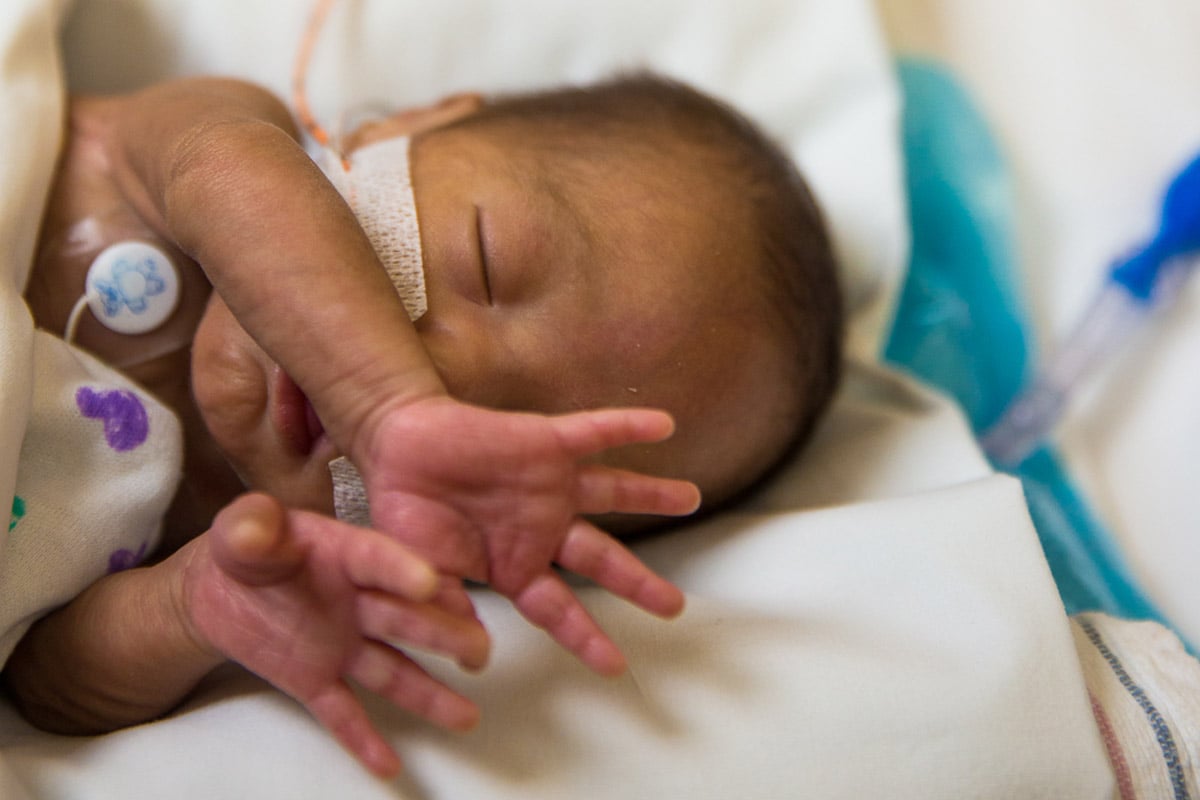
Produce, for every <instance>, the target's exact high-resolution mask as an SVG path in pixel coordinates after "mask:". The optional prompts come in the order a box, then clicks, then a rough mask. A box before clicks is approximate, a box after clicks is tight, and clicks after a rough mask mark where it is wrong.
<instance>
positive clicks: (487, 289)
mask: <svg viewBox="0 0 1200 800" xmlns="http://www.w3.org/2000/svg"><path fill="white" fill-rule="evenodd" d="M483 243H484V236H483V215H482V214H481V213H479V206H475V244H476V247H477V248H478V250H479V272H480V274H481V275H482V276H483V295H484V297H486V298H487V303H488V305H489V306H494V305H495V304H496V303H495V301H494V300H492V281H491V276H490V274H489V270H488V259H487V250H486V249H485V248H484V246H483Z"/></svg>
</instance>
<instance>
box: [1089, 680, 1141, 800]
mask: <svg viewBox="0 0 1200 800" xmlns="http://www.w3.org/2000/svg"><path fill="white" fill-rule="evenodd" d="M1088 699H1089V700H1091V702H1092V716H1094V717H1095V718H1096V725H1097V726H1098V727H1099V728H1100V738H1101V739H1103V740H1104V749H1105V750H1107V751H1108V760H1109V761H1110V762H1111V763H1112V766H1113V772H1115V773H1116V775H1117V789H1118V790H1119V791H1120V792H1121V800H1137V791H1136V790H1135V789H1134V786H1133V775H1132V773H1130V771H1129V762H1128V761H1127V760H1126V759H1125V751H1124V750H1122V749H1121V741H1120V740H1119V739H1118V738H1117V732H1116V731H1115V730H1113V726H1112V723H1111V722H1110V721H1109V719H1108V715H1107V714H1105V713H1104V707H1103V706H1101V705H1100V701H1099V700H1097V699H1096V695H1094V694H1092V693H1091V692H1090V691H1089V692H1088Z"/></svg>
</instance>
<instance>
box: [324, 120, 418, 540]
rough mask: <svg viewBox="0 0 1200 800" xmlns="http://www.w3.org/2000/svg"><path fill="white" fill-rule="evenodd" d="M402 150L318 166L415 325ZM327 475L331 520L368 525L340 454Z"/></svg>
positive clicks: (409, 194)
mask: <svg viewBox="0 0 1200 800" xmlns="http://www.w3.org/2000/svg"><path fill="white" fill-rule="evenodd" d="M408 150H409V140H408V137H406V136H402V137H396V138H392V139H384V140H382V141H379V142H375V143H374V144H370V145H367V146H365V147H360V148H359V149H357V150H355V151H354V152H353V153H351V155H350V157H349V158H348V159H343V158H342V157H341V156H339V155H338V154H337V153H335V152H333V151H332V150H330V149H323V150H322V151H321V154H320V156H319V158H318V164H319V165H320V166H321V169H322V170H323V171H324V172H325V175H326V176H327V177H328V178H329V181H330V182H331V183H332V184H333V185H334V187H335V188H337V190H338V193H339V194H341V195H342V197H343V198H344V199H345V200H346V203H347V204H348V205H349V206H350V209H351V210H352V211H353V212H354V216H355V217H356V218H357V219H358V224H359V225H360V226H361V227H362V229H363V231H364V232H365V233H366V234H367V238H368V239H369V240H370V242H371V246H372V247H373V248H374V249H375V254H376V255H377V256H379V260H380V261H381V262H382V263H383V268H384V269H385V270H386V271H387V274H388V277H389V278H391V280H392V285H393V286H395V287H396V294H398V295H399V296H400V300H401V302H403V303H404V308H405V310H406V311H407V312H408V316H409V319H411V320H413V321H414V322H415V321H416V320H417V319H419V318H420V317H421V316H422V315H423V314H424V313H425V311H426V309H427V308H428V304H427V301H426V297H425V270H424V265H423V263H422V260H421V230H420V227H419V225H418V221H417V204H416V198H415V196H414V195H413V189H412V179H411V177H410V175H409V167H408ZM329 474H330V476H331V477H332V478H333V506H334V512H335V514H336V515H337V518H338V519H340V520H342V521H344V522H349V523H351V524H353V525H360V526H364V527H368V526H370V524H371V514H370V508H369V507H368V505H367V492H366V488H365V487H364V485H363V480H362V476H361V475H360V474H359V472H358V470H357V469H355V467H354V465H353V464H352V463H350V461H349V459H347V458H346V457H344V456H342V457H339V458H336V459H334V460H333V461H331V462H330V463H329Z"/></svg>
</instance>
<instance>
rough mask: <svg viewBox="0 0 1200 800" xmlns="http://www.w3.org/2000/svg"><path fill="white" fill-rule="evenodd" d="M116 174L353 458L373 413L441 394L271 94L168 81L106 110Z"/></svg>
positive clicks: (357, 231) (373, 266)
mask: <svg viewBox="0 0 1200 800" xmlns="http://www.w3.org/2000/svg"><path fill="white" fill-rule="evenodd" d="M111 124H112V131H111V133H110V141H111V142H112V148H111V149H112V152H113V154H114V156H113V163H112V168H113V170H114V175H115V177H117V179H118V182H119V184H120V185H122V187H123V188H124V190H125V191H126V193H127V195H128V196H129V198H130V199H131V201H132V202H134V203H135V204H136V205H138V206H139V207H140V210H141V212H142V213H143V215H144V216H145V217H146V219H147V221H148V222H150V224H152V225H156V226H159V227H160V228H161V230H162V232H163V233H164V235H166V236H168V237H170V238H171V239H173V240H175V241H176V242H177V243H178V244H179V245H180V247H181V248H182V249H183V250H184V251H185V252H187V253H189V255H191V256H192V257H193V258H195V259H196V261H197V262H198V263H199V264H200V265H201V266H202V267H203V268H204V270H205V273H206V274H207V275H208V277H209V280H210V281H211V282H212V284H213V286H214V288H215V289H216V291H217V292H218V293H219V294H220V296H221V298H222V299H223V300H224V301H225V303H226V304H227V305H228V306H229V308H230V310H231V311H233V313H234V315H235V316H236V317H237V319H238V321H239V322H240V323H241V324H242V326H243V327H244V328H245V329H246V330H247V332H249V333H250V334H251V336H253V337H254V338H255V339H256V340H257V341H258V343H259V344H260V345H261V346H262V347H263V349H264V350H266V351H267V353H268V354H270V355H271V356H272V357H273V358H274V359H275V360H276V361H278V362H279V363H280V365H281V366H282V367H283V368H284V370H285V371H286V372H288V374H290V375H291V376H292V378H293V379H295V381H296V382H297V383H298V384H299V385H300V386H301V388H303V389H304V390H305V392H306V393H307V394H308V396H309V399H310V400H311V401H312V403H313V405H314V407H315V408H316V409H317V411H318V414H319V415H320V416H321V419H322V422H323V423H324V425H325V427H326V430H327V431H328V432H329V434H330V435H331V437H332V438H333V440H334V441H335V442H336V443H337V444H339V445H340V446H341V447H342V448H343V449H345V450H348V451H349V452H350V454H351V455H353V454H354V449H355V448H356V447H358V446H359V445H360V444H362V443H364V442H362V441H360V440H362V439H364V438H365V437H362V436H360V430H362V429H363V428H364V427H367V428H368V429H369V425H366V426H364V423H365V422H367V421H369V420H370V418H371V417H372V415H373V414H375V413H377V412H378V411H379V410H380V409H382V408H385V407H393V406H394V405H395V404H396V403H397V402H404V401H405V400H407V399H417V398H420V397H426V396H430V395H434V394H441V393H444V388H443V386H442V384H441V381H440V379H439V378H438V376H437V373H436V371H435V370H434V368H433V365H432V363H431V362H430V361H429V358H428V356H427V355H426V353H425V351H424V349H423V347H422V346H421V343H420V340H419V339H418V338H417V336H416V333H415V331H414V330H413V328H412V325H411V323H410V322H409V321H408V318H407V316H406V314H405V313H404V309H403V305H402V304H401V302H400V301H399V299H398V297H397V296H396V294H395V292H394V290H393V288H392V286H391V282H390V280H389V279H388V278H387V275H386V273H385V272H384V271H383V269H382V267H381V265H380V264H379V262H378V259H377V257H376V255H375V253H374V251H373V249H372V247H371V244H370V242H369V241H368V240H367V238H366V235H365V234H364V233H363V232H362V230H361V228H360V227H359V225H358V223H357V220H356V219H355V218H354V216H353V214H352V213H351V211H350V209H349V207H348V206H347V205H346V204H345V202H344V201H343V200H342V198H341V197H340V196H339V195H338V194H337V192H336V191H335V190H334V188H333V187H332V186H331V185H330V184H329V183H328V181H327V180H326V179H325V177H324V176H323V175H322V174H321V172H320V171H319V169H317V167H316V166H315V165H314V164H313V163H312V161H311V160H310V159H309V158H308V156H307V154H306V153H305V152H304V151H303V149H302V148H301V147H300V146H299V144H298V143H297V142H296V141H295V139H294V135H295V131H294V128H293V126H292V124H291V120H290V117H289V115H288V113H287V110H286V108H284V107H283V106H282V105H281V104H280V103H279V102H278V101H277V100H275V99H274V98H273V97H271V96H270V95H269V94H267V93H266V92H264V91H262V90H259V89H257V88H255V87H250V86H247V85H245V84H240V83H236V82H230V81H194V82H185V83H181V84H170V85H168V86H166V87H159V88H157V89H152V90H147V92H144V93H142V94H141V95H135V96H134V100H131V101H130V102H129V103H128V105H127V107H126V108H125V109H124V111H123V113H122V114H120V115H114V119H113V121H112V123H111Z"/></svg>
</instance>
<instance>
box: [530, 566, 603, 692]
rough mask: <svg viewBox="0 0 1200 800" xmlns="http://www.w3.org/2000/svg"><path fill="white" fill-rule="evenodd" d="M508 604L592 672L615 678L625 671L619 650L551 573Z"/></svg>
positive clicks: (532, 583) (542, 576)
mask: <svg viewBox="0 0 1200 800" xmlns="http://www.w3.org/2000/svg"><path fill="white" fill-rule="evenodd" d="M512 601H513V604H514V605H515V606H516V607H517V610H518V611H520V612H521V614H522V615H523V616H524V617H525V619H527V620H529V621H530V622H532V623H533V624H534V625H537V626H538V627H539V628H542V629H543V630H545V631H546V632H547V633H549V634H550V636H551V637H552V638H553V639H554V641H556V642H558V643H559V644H560V645H562V646H563V647H564V648H565V649H566V650H568V651H570V652H571V653H574V654H575V656H576V657H577V658H579V660H580V661H582V662H583V663H584V664H586V665H587V666H588V667H589V668H590V669H591V670H593V671H594V672H597V673H599V674H601V675H609V676H616V675H620V674H621V673H623V672H624V671H625V656H624V655H622V654H621V651H620V649H618V648H617V645H616V644H615V643H614V642H613V640H612V639H610V638H608V634H606V633H605V632H604V631H603V630H602V629H601V628H600V626H599V625H598V624H597V623H596V621H595V620H594V619H592V616H591V614H589V613H588V612H587V610H586V609H585V608H584V607H583V604H582V603H580V602H579V598H578V597H576V596H575V595H574V594H573V593H572V592H571V589H570V588H569V587H568V586H567V585H566V584H565V583H563V581H562V579H561V578H559V577H558V576H557V575H555V574H554V573H553V572H546V573H544V574H542V575H540V576H539V577H537V578H535V579H534V580H533V581H532V582H531V583H530V584H529V585H528V586H526V587H525V588H524V589H523V590H522V591H521V592H520V593H519V594H518V595H517V596H515V597H513V598H512Z"/></svg>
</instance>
